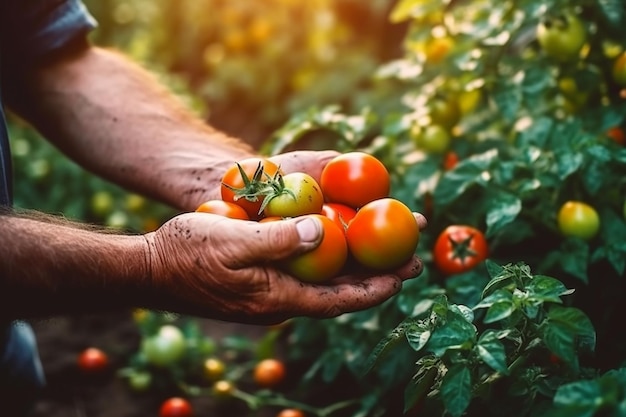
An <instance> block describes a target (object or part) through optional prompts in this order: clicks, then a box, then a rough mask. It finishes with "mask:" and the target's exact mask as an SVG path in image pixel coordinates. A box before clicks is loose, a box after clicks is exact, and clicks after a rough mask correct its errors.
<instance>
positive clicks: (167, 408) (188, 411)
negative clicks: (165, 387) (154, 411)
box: [159, 397, 193, 417]
mask: <svg viewBox="0 0 626 417" xmlns="http://www.w3.org/2000/svg"><path fill="white" fill-rule="evenodd" d="M191 416H193V409H192V408H191V404H189V401H187V400H186V399H184V398H180V397H172V398H168V399H167V400H165V401H164V402H163V404H161V408H160V409H159V417H191Z"/></svg>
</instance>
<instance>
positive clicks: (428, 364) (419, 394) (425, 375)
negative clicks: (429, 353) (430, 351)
mask: <svg viewBox="0 0 626 417" xmlns="http://www.w3.org/2000/svg"><path fill="white" fill-rule="evenodd" d="M417 365H418V366H419V368H418V369H419V371H418V374H417V375H416V376H414V377H413V378H412V379H411V381H410V382H409V383H408V384H407V385H406V388H405V389H404V411H405V412H407V411H408V410H410V409H411V408H412V407H414V406H415V405H416V404H417V403H419V402H420V401H422V399H423V398H424V397H425V396H426V395H427V394H428V392H429V390H430V389H431V388H432V386H433V382H434V381H435V378H436V376H437V373H438V368H437V362H436V361H433V360H432V359H431V358H424V359H423V360H421V361H419V362H418V364H417Z"/></svg>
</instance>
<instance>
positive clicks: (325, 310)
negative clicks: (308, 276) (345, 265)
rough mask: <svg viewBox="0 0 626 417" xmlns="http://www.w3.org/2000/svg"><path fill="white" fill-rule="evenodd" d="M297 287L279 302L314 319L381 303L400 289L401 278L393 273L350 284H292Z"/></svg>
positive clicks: (298, 313) (295, 313) (299, 313)
mask: <svg viewBox="0 0 626 417" xmlns="http://www.w3.org/2000/svg"><path fill="white" fill-rule="evenodd" d="M294 285H296V286H297V289H296V290H294V291H284V294H288V296H287V297H285V298H284V299H283V300H281V302H282V303H283V304H284V307H285V308H287V309H291V311H292V312H293V314H294V315H303V316H308V317H315V318H330V317H336V316H339V315H341V314H344V313H350V312H354V311H360V310H365V309H368V308H371V307H374V306H376V305H379V304H381V303H382V302H384V301H385V300H387V299H389V298H390V297H392V296H394V295H395V294H397V293H398V292H399V291H400V290H401V289H402V280H401V279H400V278H399V277H397V276H395V275H379V276H375V277H370V278H366V279H362V280H358V281H356V280H355V281H353V282H351V283H347V282H346V283H340V284H333V285H311V284H304V283H295V281H294Z"/></svg>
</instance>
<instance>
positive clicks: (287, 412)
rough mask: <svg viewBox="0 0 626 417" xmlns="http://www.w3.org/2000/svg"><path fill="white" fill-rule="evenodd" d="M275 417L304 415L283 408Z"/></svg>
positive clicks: (294, 410)
mask: <svg viewBox="0 0 626 417" xmlns="http://www.w3.org/2000/svg"><path fill="white" fill-rule="evenodd" d="M276 417H304V413H303V412H302V411H301V410H298V409H297V408H284V409H282V410H280V412H279V413H278V414H276Z"/></svg>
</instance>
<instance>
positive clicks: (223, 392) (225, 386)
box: [211, 379, 235, 400]
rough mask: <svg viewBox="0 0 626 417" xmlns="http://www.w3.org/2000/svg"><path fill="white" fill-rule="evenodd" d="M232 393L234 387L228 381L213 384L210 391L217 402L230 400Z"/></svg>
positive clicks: (222, 380) (223, 380)
mask: <svg viewBox="0 0 626 417" xmlns="http://www.w3.org/2000/svg"><path fill="white" fill-rule="evenodd" d="M234 391H235V385H234V384H233V383H232V382H230V381H226V380H225V379H221V380H219V381H217V382H216V383H215V384H213V388H212V389H211V392H212V393H213V396H214V397H215V398H217V399H218V400H227V399H230V398H231V397H232V395H233V392H234Z"/></svg>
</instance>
